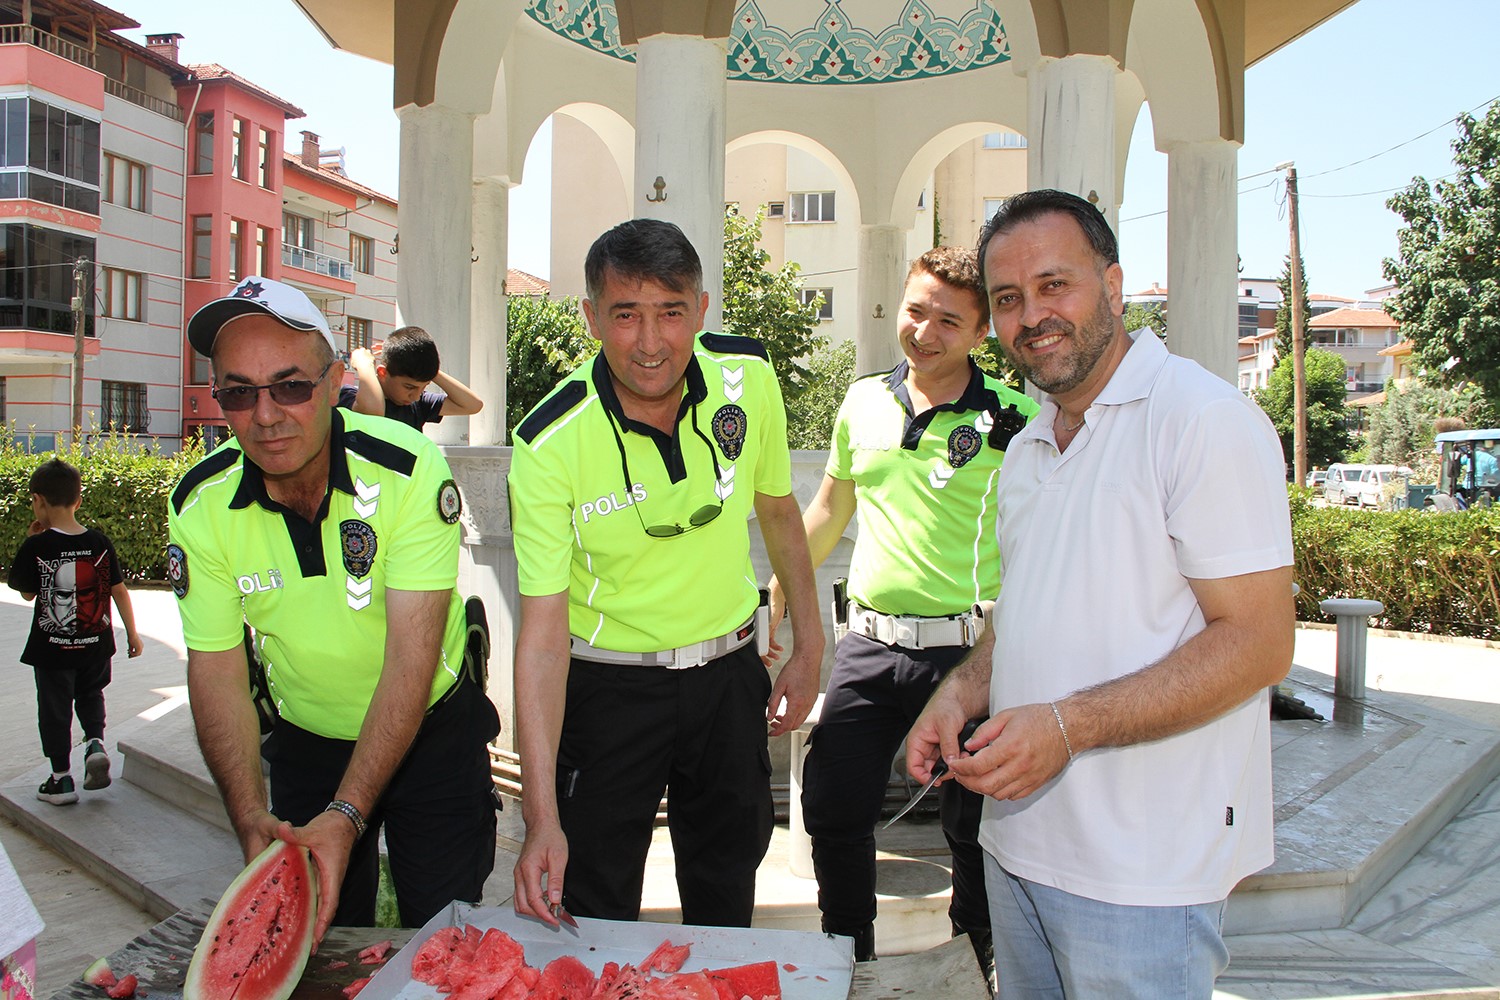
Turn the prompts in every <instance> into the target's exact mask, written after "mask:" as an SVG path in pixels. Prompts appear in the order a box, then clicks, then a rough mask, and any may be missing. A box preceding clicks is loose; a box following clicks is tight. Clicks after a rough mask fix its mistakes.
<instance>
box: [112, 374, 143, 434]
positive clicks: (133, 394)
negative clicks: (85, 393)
mask: <svg viewBox="0 0 1500 1000" xmlns="http://www.w3.org/2000/svg"><path fill="white" fill-rule="evenodd" d="M99 409H100V410H101V411H102V412H101V414H100V416H101V420H100V423H102V424H103V425H104V426H105V427H106V428H108V429H111V430H117V431H121V432H123V433H125V434H144V433H146V429H147V428H149V427H150V426H151V411H150V410H148V409H146V386H145V385H144V384H142V383H140V382H111V381H109V380H108V379H101V380H100V382H99Z"/></svg>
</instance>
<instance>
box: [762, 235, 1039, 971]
mask: <svg viewBox="0 0 1500 1000" xmlns="http://www.w3.org/2000/svg"><path fill="white" fill-rule="evenodd" d="M989 316H990V311H989V306H988V303H987V301H986V299H985V294H984V282H983V280H982V278H981V277H980V274H979V267H978V264H977V262H976V261H975V257H974V252H973V251H972V250H968V249H965V248H960V247H951V246H950V247H937V248H935V249H933V250H929V251H927V252H926V253H924V254H923V255H922V256H921V257H919V258H917V260H916V261H915V262H913V264H912V266H911V269H910V271H909V272H908V274H907V278H906V290H905V292H904V294H903V301H902V303H901V308H900V310H899V311H898V313H897V316H896V333H897V337H898V338H899V340H900V342H901V351H902V353H903V354H904V355H905V356H906V360H905V361H903V362H902V363H901V364H899V365H897V366H896V368H895V369H894V370H893V371H889V372H883V373H881V374H878V375H870V376H866V377H865V378H861V379H857V380H856V381H855V382H854V384H853V385H851V386H850V387H849V392H848V395H846V396H845V398H844V402H843V404H842V405H841V406H840V407H839V413H838V416H837V418H836V419H835V423H834V430H833V436H832V440H831V446H830V450H829V456H828V468H827V474H826V475H825V476H824V477H823V484H822V486H821V487H820V488H819V490H818V495H817V496H816V497H815V498H814V499H813V501H812V502H811V503H810V504H809V505H808V508H807V512H806V513H805V515H804V516H803V522H804V524H805V526H806V529H807V538H808V544H809V547H810V548H811V550H812V558H813V562H814V564H815V565H816V564H818V563H821V562H822V561H823V560H824V559H825V558H827V556H828V554H829V553H830V552H832V551H833V547H834V545H835V544H837V542H838V540H839V538H840V537H841V536H842V535H843V532H844V530H845V529H846V528H847V527H848V525H849V521H850V519H851V518H852V517H853V516H854V515H855V513H856V511H857V512H858V514H859V537H858V540H857V542H856V543H855V547H854V555H853V557H852V559H851V561H850V565H849V581H848V590H847V599H846V600H845V601H844V606H843V607H839V608H835V610H834V615H835V620H836V622H838V623H839V624H838V626H837V627H838V630H839V631H843V630H844V629H845V628H847V634H845V635H843V637H842V638H841V639H840V640H839V642H838V645H837V646H836V647H835V649H834V661H833V672H832V674H831V675H830V676H829V679H828V693H827V695H826V696H825V697H824V699H823V708H822V712H821V715H820V717H819V722H818V725H817V726H816V727H815V728H814V730H813V733H812V736H811V742H810V746H809V749H808V752H807V756H806V759H805V761H804V763H803V770H802V815H803V819H804V821H805V823H806V825H807V832H808V833H809V834H810V835H811V837H812V854H813V869H814V872H815V874H816V875H817V879H818V906H819V908H820V909H821V910H822V913H823V929H824V930H825V931H828V932H830V933H835V934H846V935H849V936H851V937H853V938H854V942H855V957H856V958H857V959H860V960H868V959H871V958H874V957H875V834H874V831H875V823H876V821H877V819H878V818H879V816H880V808H881V803H882V801H883V799H884V797H885V788H886V784H887V782H888V781H889V779H890V774H891V761H892V758H893V757H894V755H895V753H896V749H897V747H898V746H899V745H900V743H901V738H902V737H903V736H904V735H905V734H906V731H907V730H908V729H909V728H910V727H911V724H912V722H913V721H915V719H916V717H917V714H918V713H919V712H920V711H921V709H922V706H923V705H924V704H925V703H926V701H927V698H928V696H929V695H930V694H931V693H932V691H933V689H934V688H936V687H937V684H938V681H939V680H941V679H942V677H943V675H944V674H946V673H947V671H948V670H949V669H950V668H952V667H953V665H954V664H955V663H957V662H958V661H959V659H960V658H961V657H962V656H963V654H964V652H965V651H966V649H967V648H968V647H970V646H972V645H973V643H974V641H975V639H976V638H977V636H978V632H979V629H980V628H981V627H982V622H981V621H979V620H978V618H977V616H976V614H975V613H974V610H973V609H974V607H975V605H976V604H977V603H978V602H980V601H982V600H983V601H988V600H989V599H991V598H992V597H993V596H994V594H995V593H996V592H997V591H998V590H999V589H1000V559H999V550H998V542H997V540H996V535H995V503H994V489H995V480H996V478H997V477H998V475H999V471H1000V463H1001V461H1002V460H1003V459H1004V457H1005V448H1006V445H1007V444H1008V443H1009V441H1010V437H1011V435H1012V434H1014V433H1015V432H1016V431H1018V430H1020V429H1021V428H1022V427H1023V426H1025V423H1026V421H1027V420H1029V419H1030V418H1031V417H1032V416H1034V415H1035V414H1036V412H1037V410H1038V409H1039V406H1038V404H1037V403H1036V401H1035V400H1032V399H1029V398H1027V397H1026V396H1025V395H1023V394H1022V393H1019V392H1016V391H1015V390H1014V389H1011V388H1009V387H1008V386H1006V385H1004V384H1002V383H1001V382H999V381H998V380H996V379H994V378H992V377H990V376H988V375H986V374H985V373H984V372H982V371H981V370H980V369H979V366H978V365H976V364H975V363H974V362H973V360H972V359H971V358H970V356H969V352H970V351H972V350H973V349H974V348H976V347H978V346H979V345H980V344H981V343H982V342H983V341H984V338H985V335H986V333H987V332H988V329H989ZM772 594H773V601H772V620H773V621H775V618H776V615H777V610H776V609H777V607H778V605H779V597H780V595H779V586H778V584H777V582H773V584H772ZM982 801H983V799H982V797H981V796H978V795H976V794H974V793H973V792H970V791H968V790H966V789H964V788H962V786H959V785H957V784H956V783H951V782H950V783H949V784H948V785H946V786H945V787H944V790H943V795H942V816H943V832H944V834H946V835H947V838H948V843H949V846H950V848H951V850H952V855H953V900H952V904H951V905H950V907H949V911H948V913H949V917H950V919H951V921H952V924H953V931H954V933H955V934H958V933H968V934H969V936H970V940H971V942H972V943H973V944H974V946H975V951H976V952H977V953H978V955H979V959H980V962H981V965H982V966H984V967H985V968H986V972H987V973H991V974H992V973H993V960H992V959H991V958H990V957H989V941H990V933H989V923H990V921H989V909H988V904H987V903H986V899H985V890H984V854H983V852H982V851H981V849H980V847H979V844H978V842H977V840H976V837H977V835H978V830H979V811H980V804H981V802H982Z"/></svg>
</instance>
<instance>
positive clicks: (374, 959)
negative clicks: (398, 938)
mask: <svg viewBox="0 0 1500 1000" xmlns="http://www.w3.org/2000/svg"><path fill="white" fill-rule="evenodd" d="M393 944H395V942H394V941H390V940H386V941H377V942H376V943H375V944H372V945H370V947H368V948H365V949H362V950H361V951H360V953H359V960H360V962H361V963H362V964H364V965H379V964H380V963H381V962H384V961H385V955H386V952H388V951H390V950H391V945H393Z"/></svg>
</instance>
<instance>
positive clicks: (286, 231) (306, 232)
mask: <svg viewBox="0 0 1500 1000" xmlns="http://www.w3.org/2000/svg"><path fill="white" fill-rule="evenodd" d="M281 245H282V247H283V248H285V247H301V248H302V249H303V250H311V249H312V248H313V220H311V219H309V218H307V217H306V216H302V215H293V214H292V213H291V212H283V213H282V215H281Z"/></svg>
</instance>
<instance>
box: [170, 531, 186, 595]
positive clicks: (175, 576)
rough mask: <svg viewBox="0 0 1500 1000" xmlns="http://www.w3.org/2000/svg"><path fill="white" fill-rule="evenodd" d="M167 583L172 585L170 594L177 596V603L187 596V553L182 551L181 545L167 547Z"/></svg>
mask: <svg viewBox="0 0 1500 1000" xmlns="http://www.w3.org/2000/svg"><path fill="white" fill-rule="evenodd" d="M167 582H168V583H170V584H171V585H172V593H174V594H176V595H177V599H178V600H179V601H180V600H182V599H183V598H184V597H186V596H187V592H188V567H187V553H186V552H184V551H182V546H181V545H175V544H174V545H168V546H167Z"/></svg>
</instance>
